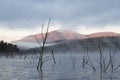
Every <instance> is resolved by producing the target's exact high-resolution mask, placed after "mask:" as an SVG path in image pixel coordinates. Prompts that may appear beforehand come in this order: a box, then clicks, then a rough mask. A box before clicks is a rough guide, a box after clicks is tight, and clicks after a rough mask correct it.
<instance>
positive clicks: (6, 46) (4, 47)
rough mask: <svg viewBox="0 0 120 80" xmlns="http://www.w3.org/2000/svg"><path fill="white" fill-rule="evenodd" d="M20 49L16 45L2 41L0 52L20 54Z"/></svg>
mask: <svg viewBox="0 0 120 80" xmlns="http://www.w3.org/2000/svg"><path fill="white" fill-rule="evenodd" d="M18 51H19V49H18V47H17V46H16V45H13V44H10V43H7V42H4V41H0V52H18Z"/></svg>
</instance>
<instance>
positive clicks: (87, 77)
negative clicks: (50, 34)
mask: <svg viewBox="0 0 120 80" xmlns="http://www.w3.org/2000/svg"><path fill="white" fill-rule="evenodd" d="M116 55H117V56H116V58H115V62H116V63H115V65H114V66H117V65H118V64H120V55H119V54H116ZM46 56H50V57H49V58H48V61H46V62H45V63H44V65H43V71H42V73H38V71H37V69H36V65H37V61H36V60H38V59H37V58H36V57H35V56H33V55H28V56H27V57H26V59H24V56H15V57H14V58H6V57H5V56H3V57H2V56H1V57H0V80H101V78H100V71H99V65H98V63H99V56H98V54H90V58H91V60H92V62H93V64H94V65H95V67H96V68H98V69H97V71H93V70H92V68H91V67H89V66H86V68H83V67H82V57H83V54H74V55H73V53H72V54H70V53H67V54H55V59H56V64H54V63H53V60H52V56H51V54H46V55H45V57H46ZM102 80H120V69H118V70H117V71H115V72H113V73H112V74H111V71H107V72H106V73H105V74H104V75H103V79H102Z"/></svg>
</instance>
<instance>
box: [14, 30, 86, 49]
mask: <svg viewBox="0 0 120 80" xmlns="http://www.w3.org/2000/svg"><path fill="white" fill-rule="evenodd" d="M43 35H45V34H43ZM35 37H36V38H37V39H38V40H39V42H42V35H41V34H35V35H29V36H26V37H24V38H22V39H20V40H17V41H13V42H12V43H14V44H16V45H19V46H20V47H23V46H25V47H26V46H27V47H28V48H31V47H38V46H39V44H38V43H37V41H36V39H35ZM85 38H87V36H86V35H83V34H80V33H78V32H74V31H69V30H54V31H51V32H49V36H48V38H47V42H48V43H52V42H56V41H65V40H77V39H85Z"/></svg>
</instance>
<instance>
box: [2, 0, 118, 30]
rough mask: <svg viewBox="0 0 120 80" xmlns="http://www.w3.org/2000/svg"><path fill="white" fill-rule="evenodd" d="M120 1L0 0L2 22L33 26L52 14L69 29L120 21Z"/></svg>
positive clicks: (24, 26)
mask: <svg viewBox="0 0 120 80" xmlns="http://www.w3.org/2000/svg"><path fill="white" fill-rule="evenodd" d="M119 3H120V1H119V0H74V1H73V0H0V24H2V23H4V24H6V25H9V26H8V27H9V28H29V27H31V28H32V27H34V25H36V24H41V23H43V22H44V21H45V22H47V20H48V18H49V17H51V18H52V22H53V23H54V24H55V23H59V24H60V25H63V26H66V27H69V28H74V27H76V28H77V26H78V25H85V26H88V27H89V26H97V27H103V26H105V25H109V24H119V23H120V5H119ZM73 26H74V27H73ZM0 27H1V26H0Z"/></svg>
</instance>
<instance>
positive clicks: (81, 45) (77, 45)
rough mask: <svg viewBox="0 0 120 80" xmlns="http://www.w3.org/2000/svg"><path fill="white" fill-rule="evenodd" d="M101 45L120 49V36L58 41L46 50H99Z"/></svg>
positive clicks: (57, 51) (106, 47)
mask: <svg viewBox="0 0 120 80" xmlns="http://www.w3.org/2000/svg"><path fill="white" fill-rule="evenodd" d="M99 45H100V47H101V49H102V50H109V49H110V50H112V51H117V50H120V36H113V37H97V38H88V39H79V40H69V41H62V42H58V44H56V45H51V46H46V47H45V49H46V50H45V51H46V52H47V51H51V50H54V51H55V52H56V53H59V52H63V53H64V52H77V53H80V52H85V51H91V52H94V51H98V49H99ZM39 50H40V48H31V49H29V51H33V52H34V51H39Z"/></svg>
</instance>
